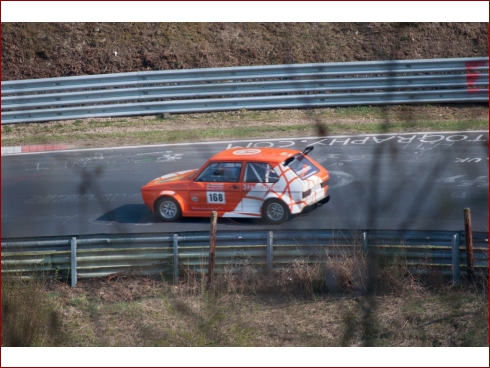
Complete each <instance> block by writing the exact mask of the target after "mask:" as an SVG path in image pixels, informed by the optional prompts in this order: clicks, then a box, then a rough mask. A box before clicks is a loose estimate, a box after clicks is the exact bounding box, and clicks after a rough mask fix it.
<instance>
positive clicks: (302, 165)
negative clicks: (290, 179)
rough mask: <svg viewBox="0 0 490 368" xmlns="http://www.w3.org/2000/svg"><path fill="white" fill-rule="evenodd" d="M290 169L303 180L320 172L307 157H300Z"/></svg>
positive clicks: (292, 163)
mask: <svg viewBox="0 0 490 368" xmlns="http://www.w3.org/2000/svg"><path fill="white" fill-rule="evenodd" d="M288 167H289V168H290V169H291V170H293V171H294V172H295V173H296V175H298V176H299V177H300V178H301V179H303V180H304V179H307V178H309V177H310V176H311V175H314V174H316V173H317V172H319V171H320V169H319V168H318V167H316V166H315V165H314V164H313V163H312V162H311V161H310V160H308V158H307V157H306V156H299V157H298V158H296V159H295V160H293V162H291V163H290V164H289V165H288Z"/></svg>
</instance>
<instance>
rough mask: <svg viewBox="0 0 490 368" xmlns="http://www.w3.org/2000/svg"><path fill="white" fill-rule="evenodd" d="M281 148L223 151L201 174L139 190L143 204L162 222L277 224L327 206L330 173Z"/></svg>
mask: <svg viewBox="0 0 490 368" xmlns="http://www.w3.org/2000/svg"><path fill="white" fill-rule="evenodd" d="M312 150H313V147H312V146H309V147H306V149H305V150H304V151H303V152H301V151H298V150H292V149H284V148H260V149H259V148H257V149H255V148H254V149H250V148H247V149H237V148H232V149H227V150H225V151H222V152H220V153H218V154H216V155H214V156H213V157H211V158H210V159H209V160H208V162H206V164H204V166H202V167H201V168H200V169H199V170H187V171H179V172H176V173H172V174H168V175H164V176H162V177H159V178H157V179H155V180H152V181H151V182H149V183H148V184H146V185H145V186H143V187H142V188H141V194H142V196H143V201H144V202H145V204H146V205H147V206H148V207H149V208H150V210H151V211H152V212H156V213H157V214H158V216H159V217H160V218H161V219H162V220H163V221H176V220H178V219H180V218H181V217H182V216H185V217H209V216H210V215H211V211H217V213H218V216H220V217H249V218H260V217H262V218H263V219H264V220H266V221H267V222H269V223H272V224H279V223H282V222H283V221H285V220H287V219H288V218H289V215H291V214H298V213H301V212H303V211H304V210H305V209H310V208H312V207H313V206H316V205H322V204H324V203H327V202H328V200H329V198H330V196H327V189H328V178H329V175H328V171H327V170H326V169H325V168H323V167H322V166H321V165H320V164H318V163H317V162H316V161H315V160H313V159H312V158H310V157H307V155H308V153H309V152H311V151H312Z"/></svg>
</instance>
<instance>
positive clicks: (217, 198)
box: [207, 192, 226, 203]
mask: <svg viewBox="0 0 490 368" xmlns="http://www.w3.org/2000/svg"><path fill="white" fill-rule="evenodd" d="M207 199H208V203H226V199H225V193H224V192H207Z"/></svg>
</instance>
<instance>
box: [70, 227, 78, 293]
mask: <svg viewBox="0 0 490 368" xmlns="http://www.w3.org/2000/svg"><path fill="white" fill-rule="evenodd" d="M70 267H71V268H70V269H71V287H75V286H77V238H75V237H73V238H71V266H70Z"/></svg>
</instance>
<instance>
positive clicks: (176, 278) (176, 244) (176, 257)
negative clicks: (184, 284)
mask: <svg viewBox="0 0 490 368" xmlns="http://www.w3.org/2000/svg"><path fill="white" fill-rule="evenodd" d="M178 283H179V236H178V235H177V234H174V285H178Z"/></svg>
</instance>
